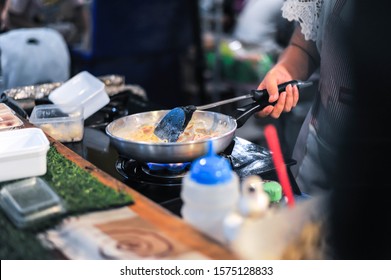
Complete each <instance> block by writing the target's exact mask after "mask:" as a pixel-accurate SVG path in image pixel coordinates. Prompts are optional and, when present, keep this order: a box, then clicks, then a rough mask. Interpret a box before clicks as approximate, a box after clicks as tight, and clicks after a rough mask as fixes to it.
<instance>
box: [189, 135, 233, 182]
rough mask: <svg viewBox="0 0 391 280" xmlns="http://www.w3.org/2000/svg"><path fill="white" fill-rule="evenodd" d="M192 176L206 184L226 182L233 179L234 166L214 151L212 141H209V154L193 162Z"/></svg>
mask: <svg viewBox="0 0 391 280" xmlns="http://www.w3.org/2000/svg"><path fill="white" fill-rule="evenodd" d="M190 178H191V179H192V180H194V181H195V182H197V183H199V184H205V185H216V184H221V183H225V182H228V181H229V180H231V179H232V167H231V165H230V164H229V161H228V160H227V159H226V158H224V157H221V156H218V155H216V154H215V153H214V152H213V145H212V141H209V142H208V152H207V154H206V155H205V156H204V157H200V158H198V159H196V160H195V161H194V162H193V163H192V165H191V167H190Z"/></svg>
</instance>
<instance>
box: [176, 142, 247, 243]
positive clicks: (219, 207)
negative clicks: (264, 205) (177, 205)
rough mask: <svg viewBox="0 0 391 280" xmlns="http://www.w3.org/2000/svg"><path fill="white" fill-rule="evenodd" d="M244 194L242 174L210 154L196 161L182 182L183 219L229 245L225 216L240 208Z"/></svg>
mask: <svg viewBox="0 0 391 280" xmlns="http://www.w3.org/2000/svg"><path fill="white" fill-rule="evenodd" d="M239 193H240V182H239V177H238V175H237V174H236V173H235V172H234V171H233V170H232V167H231V165H230V164H229V162H228V160H227V159H225V158H223V157H220V156H218V155H215V154H213V150H212V144H211V142H209V152H208V154H207V155H206V156H205V157H201V158H199V159H197V160H195V161H194V162H193V163H192V165H191V168H190V171H189V172H188V173H187V174H186V175H185V177H184V178H183V182H182V191H181V198H182V200H183V207H182V209H181V214H182V217H183V219H184V220H185V221H186V222H188V223H189V224H191V225H192V226H194V227H195V228H197V229H199V230H200V231H202V232H203V233H205V234H206V235H208V236H209V237H211V238H213V239H215V240H217V241H219V242H221V243H226V239H225V237H224V230H223V222H224V219H225V217H226V216H227V215H228V214H229V213H230V212H231V211H232V210H233V209H234V208H235V207H236V204H237V201H238V199H239Z"/></svg>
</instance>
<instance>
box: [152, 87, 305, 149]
mask: <svg viewBox="0 0 391 280" xmlns="http://www.w3.org/2000/svg"><path fill="white" fill-rule="evenodd" d="M287 85H292V86H294V85H296V86H297V87H298V88H299V89H302V88H305V87H308V86H311V85H312V82H310V81H300V80H292V81H289V82H286V83H282V84H280V85H278V92H279V93H281V92H283V91H285V88H286V86H287ZM245 99H252V100H253V102H252V103H250V104H248V105H246V106H244V107H240V108H237V110H238V111H239V112H240V114H239V116H238V117H236V122H237V127H238V128H239V127H241V126H242V125H243V124H244V123H245V122H246V121H247V120H248V119H249V117H251V116H252V115H253V114H254V113H255V112H258V111H261V110H262V109H263V108H265V107H266V106H268V105H274V104H275V102H274V103H270V102H269V93H268V92H267V90H266V89H263V90H258V89H254V90H251V91H250V93H249V94H245V95H242V96H238V97H234V98H230V99H226V100H222V101H218V102H214V103H210V104H207V105H202V106H194V105H188V106H182V107H175V108H174V109H172V110H170V111H169V112H168V113H167V114H166V115H165V116H164V117H163V118H162V119H161V120H160V122H159V123H158V124H157V126H156V128H155V131H154V134H155V135H156V136H157V137H159V138H160V139H162V140H167V141H168V142H176V141H177V140H178V138H179V136H180V135H181V134H182V132H183V131H184V130H185V129H186V127H187V125H188V123H189V121H190V120H191V117H192V116H193V113H194V112H195V111H196V110H207V109H211V108H215V107H218V106H221V105H225V104H229V103H233V102H237V101H240V100H245Z"/></svg>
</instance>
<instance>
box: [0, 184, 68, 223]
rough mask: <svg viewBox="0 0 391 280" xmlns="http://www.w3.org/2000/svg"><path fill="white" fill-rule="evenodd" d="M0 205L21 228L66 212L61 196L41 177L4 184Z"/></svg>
mask: <svg viewBox="0 0 391 280" xmlns="http://www.w3.org/2000/svg"><path fill="white" fill-rule="evenodd" d="M0 206H1V208H3V210H4V211H5V213H6V214H7V216H8V217H9V218H10V219H11V221H12V222H13V223H14V224H15V225H16V226H17V227H20V228H24V227H27V226H30V225H32V224H35V223H37V222H39V221H42V220H44V219H46V218H48V217H51V216H53V215H56V214H59V213H63V212H65V207H64V205H63V202H62V200H61V199H60V197H59V196H58V195H57V194H56V193H55V192H54V191H53V190H52V188H51V187H50V186H49V185H48V184H47V183H46V182H45V181H44V180H43V179H41V178H39V177H32V178H29V179H25V180H21V181H17V182H14V183H11V184H8V185H6V186H4V187H3V188H2V189H1V190H0Z"/></svg>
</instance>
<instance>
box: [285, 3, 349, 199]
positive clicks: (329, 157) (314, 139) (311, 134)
mask: <svg viewBox="0 0 391 280" xmlns="http://www.w3.org/2000/svg"><path fill="white" fill-rule="evenodd" d="M345 3H346V0H337V1H336V3H335V5H334V7H333V10H332V12H331V13H330V15H329V17H328V19H327V23H326V25H325V30H324V34H323V40H322V44H323V45H322V49H321V53H320V55H321V65H320V81H319V89H318V90H319V92H318V94H317V95H316V97H315V100H314V104H313V106H312V107H311V110H310V111H309V112H308V114H307V117H306V119H305V121H304V123H303V126H302V128H301V130H300V133H299V136H298V139H297V142H296V145H295V148H294V151H293V156H292V157H293V158H294V159H295V160H297V164H296V165H295V166H293V167H292V172H293V174H294V176H295V178H296V181H297V184H298V186H299V188H300V189H301V190H302V191H303V192H305V193H307V194H315V193H317V192H319V191H324V190H328V189H330V188H331V186H332V185H333V183H332V179H333V178H335V176H334V174H335V172H336V170H335V167H336V166H337V165H336V161H337V160H338V153H337V147H338V144H339V143H340V141H343V139H344V133H345V132H346V131H347V130H346V129H347V126H348V122H349V118H350V115H351V114H352V104H353V103H354V98H353V90H352V85H353V69H352V63H351V60H350V58H349V56H348V52H347V50H346V49H345V48H346V44H344V43H341V42H344V40H345V39H346V37H344V35H345V36H346V33H345V32H344V31H346V30H345V29H344V26H345V24H344V22H343V20H342V19H341V17H340V14H341V11H342V8H343V7H344V5H345Z"/></svg>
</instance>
